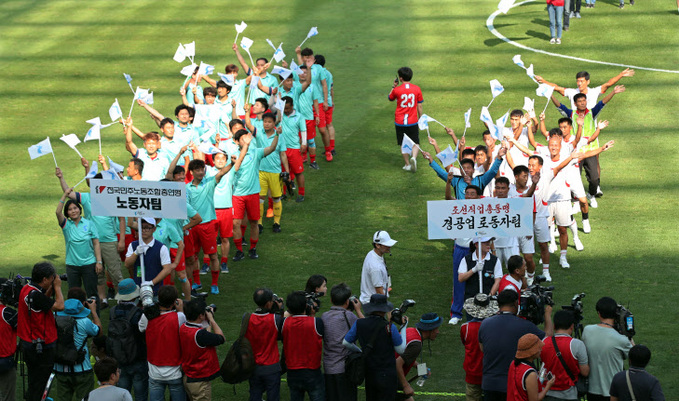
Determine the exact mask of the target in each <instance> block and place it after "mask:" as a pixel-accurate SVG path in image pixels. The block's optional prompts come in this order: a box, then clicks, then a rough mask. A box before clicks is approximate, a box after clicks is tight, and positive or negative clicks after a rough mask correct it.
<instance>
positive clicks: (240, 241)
mask: <svg viewBox="0 0 679 401" xmlns="http://www.w3.org/2000/svg"><path fill="white" fill-rule="evenodd" d="M233 244H234V245H236V249H238V250H239V251H241V252H243V238H238V239H234V240H233Z"/></svg>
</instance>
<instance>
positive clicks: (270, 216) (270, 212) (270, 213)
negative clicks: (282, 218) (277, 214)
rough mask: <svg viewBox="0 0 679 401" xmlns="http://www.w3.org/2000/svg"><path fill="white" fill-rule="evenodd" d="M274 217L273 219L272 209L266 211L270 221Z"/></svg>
mask: <svg viewBox="0 0 679 401" xmlns="http://www.w3.org/2000/svg"><path fill="white" fill-rule="evenodd" d="M272 217H273V209H272V208H268V209H266V218H267V219H270V218H272Z"/></svg>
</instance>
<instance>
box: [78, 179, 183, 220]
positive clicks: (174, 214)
mask: <svg viewBox="0 0 679 401" xmlns="http://www.w3.org/2000/svg"><path fill="white" fill-rule="evenodd" d="M90 188H91V190H90V195H91V201H92V214H93V215H94V216H117V217H152V218H153V217H159V218H168V219H186V186H185V185H184V183H180V182H169V181H168V182H165V181H163V182H154V181H119V180H91V181H90Z"/></svg>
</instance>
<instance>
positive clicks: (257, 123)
mask: <svg viewBox="0 0 679 401" xmlns="http://www.w3.org/2000/svg"><path fill="white" fill-rule="evenodd" d="M250 124H252V127H253V128H254V129H255V130H254V132H253V134H255V135H257V136H259V133H260V132H264V121H263V120H262V119H261V118H254V119H250Z"/></svg>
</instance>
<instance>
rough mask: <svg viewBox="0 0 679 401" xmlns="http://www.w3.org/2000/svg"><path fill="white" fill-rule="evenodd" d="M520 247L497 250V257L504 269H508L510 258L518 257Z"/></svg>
mask: <svg viewBox="0 0 679 401" xmlns="http://www.w3.org/2000/svg"><path fill="white" fill-rule="evenodd" d="M518 254H519V247H518V246H516V245H514V246H510V247H507V248H495V256H497V258H498V259H500V263H501V264H502V267H504V268H505V269H506V268H507V261H508V260H509V257H510V256H514V255H518Z"/></svg>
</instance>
